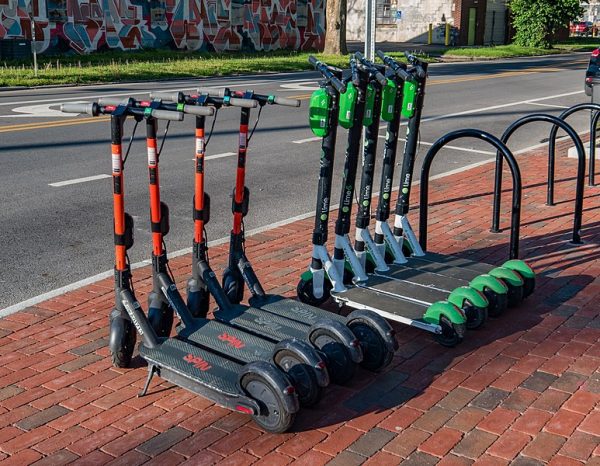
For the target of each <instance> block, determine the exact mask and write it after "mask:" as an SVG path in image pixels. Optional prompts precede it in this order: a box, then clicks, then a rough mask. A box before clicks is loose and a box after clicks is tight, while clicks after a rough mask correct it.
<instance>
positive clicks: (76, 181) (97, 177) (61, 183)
mask: <svg viewBox="0 0 600 466" xmlns="http://www.w3.org/2000/svg"><path fill="white" fill-rule="evenodd" d="M110 177H111V176H110V175H104V174H103V175H94V176H86V177H83V178H75V179H73V180H67V181H58V182H56V183H48V186H52V187H53V188H60V187H61V186H69V185H71V184H79V183H85V182H87V181H96V180H103V179H105V178H110Z"/></svg>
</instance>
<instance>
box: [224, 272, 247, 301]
mask: <svg viewBox="0 0 600 466" xmlns="http://www.w3.org/2000/svg"><path fill="white" fill-rule="evenodd" d="M223 290H224V291H225V294H226V295H227V298H229V301H231V303H232V304H239V303H241V302H242V300H243V299H244V279H243V278H242V276H241V275H240V273H239V272H237V271H234V270H232V269H230V268H227V269H225V272H223Z"/></svg>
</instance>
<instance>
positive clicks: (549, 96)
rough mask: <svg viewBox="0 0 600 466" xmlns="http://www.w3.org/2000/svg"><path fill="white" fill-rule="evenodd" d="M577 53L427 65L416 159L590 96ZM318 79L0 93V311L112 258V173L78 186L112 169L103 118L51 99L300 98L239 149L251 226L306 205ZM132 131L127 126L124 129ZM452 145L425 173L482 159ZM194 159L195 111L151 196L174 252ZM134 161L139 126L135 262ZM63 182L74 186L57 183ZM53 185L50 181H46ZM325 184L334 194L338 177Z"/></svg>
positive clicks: (221, 141)
mask: <svg viewBox="0 0 600 466" xmlns="http://www.w3.org/2000/svg"><path fill="white" fill-rule="evenodd" d="M587 59H588V55H587V54H574V55H568V56H559V57H556V56H555V57H544V58H526V59H518V60H503V61H494V62H485V63H460V64H440V65H433V66H432V67H431V68H430V82H429V87H428V92H427V97H426V107H425V111H424V120H423V125H422V130H421V146H420V157H421V158H422V157H423V155H424V154H425V152H426V150H427V148H428V144H429V143H432V142H434V141H435V140H436V139H437V138H438V137H440V136H442V135H443V134H445V133H446V132H448V131H451V130H454V129H459V128H466V127H476V128H479V129H484V130H487V131H490V132H492V133H494V134H496V135H500V134H502V132H503V131H504V129H505V128H506V127H507V126H508V125H509V124H510V123H511V122H512V121H514V120H516V119H517V118H519V117H521V116H523V115H525V114H529V113H549V114H554V115H557V114H559V113H560V112H561V111H562V110H563V109H564V108H566V107H568V106H571V105H574V104H576V103H580V102H584V101H587V99H588V98H587V97H585V95H584V94H583V91H582V88H583V75H584V70H585V65H586V62H587ZM316 79H317V75H316V74H315V73H312V72H303V73H286V74H273V75H261V76H246V77H236V78H215V79H206V80H203V81H202V82H201V83H200V82H199V81H192V80H185V81H169V82H166V81H162V82H154V83H149V82H145V83H125V84H114V85H100V86H86V87H63V88H43V89H23V90H14V91H2V92H0V167H1V168H0V199H1V200H2V208H1V209H0V243H1V245H2V255H1V256H0V257H1V258H2V259H1V264H0V309H2V308H5V307H7V306H10V305H12V304H15V303H18V302H21V301H23V300H25V299H28V298H31V297H34V296H36V295H39V294H41V293H44V292H47V291H50V290H53V289H55V288H58V287H61V286H64V285H67V284H70V283H73V282H75V281H77V280H80V279H83V278H86V277H90V276H92V275H95V274H97V273H100V272H104V271H107V270H110V269H111V268H112V265H113V252H112V246H111V245H112V199H111V187H110V185H111V183H110V179H109V178H108V177H106V178H100V179H94V180H92V181H84V182H81V180H80V179H81V178H87V177H100V176H101V175H109V174H110V167H111V162H110V147H109V144H110V129H109V125H108V123H107V121H105V120H93V119H91V118H86V117H74V116H73V115H66V116H65V115H62V114H60V113H57V112H56V110H57V109H58V105H59V104H60V103H61V102H79V101H90V100H93V99H95V98H97V97H100V96H117V95H120V96H125V95H131V96H135V97H140V96H142V95H143V94H145V93H147V92H148V91H150V90H168V89H173V90H175V89H187V90H191V89H194V88H195V87H196V86H199V85H202V86H214V87H223V86H229V87H232V88H234V89H245V88H253V89H255V90H256V92H258V93H265V94H266V93H272V92H273V93H277V94H280V95H284V96H289V97H297V98H300V99H302V100H303V106H302V107H301V108H300V109H296V108H288V107H277V106H269V107H266V108H265V109H264V111H263V112H262V115H261V120H260V123H259V125H258V128H257V130H256V133H255V134H254V137H253V139H252V141H251V143H250V152H249V155H248V162H247V163H248V165H247V167H248V173H247V185H248V186H249V188H250V190H251V210H250V214H249V215H248V217H247V218H246V226H247V228H248V229H253V228H257V227H262V226H268V225H269V224H271V223H273V222H277V221H281V220H284V219H287V218H290V217H293V216H296V215H299V214H304V213H307V212H310V211H311V210H313V209H314V204H315V196H316V194H315V191H316V180H317V176H318V165H319V162H318V160H319V153H320V151H319V142H318V141H310V140H309V141H304V142H303V140H306V139H310V138H312V136H313V135H312V133H311V132H310V131H309V129H308V126H307V123H306V112H307V110H306V105H307V100H308V97H309V95H310V93H311V92H312V90H313V89H314V87H315V83H316ZM254 116H256V112H254ZM238 118H239V113H238V111H236V110H234V109H223V110H222V111H221V112H220V113H219V117H218V121H217V124H216V127H215V131H214V135H213V138H212V139H211V141H210V145H209V147H208V150H207V155H208V156H209V157H210V156H219V157H215V158H214V159H213V160H208V161H207V164H206V170H207V185H206V189H207V191H208V192H209V193H210V194H211V198H212V215H211V222H210V224H209V225H208V234H209V238H210V239H217V238H222V237H224V236H226V235H228V232H229V228H230V222H231V215H230V208H231V199H230V193H231V188H232V187H233V183H234V178H235V163H236V162H235V155H226V154H227V153H230V154H232V153H235V152H236V147H237V129H238ZM570 121H571V122H572V123H573V124H574V126H575V128H576V129H577V130H578V131H585V130H587V128H588V125H589V123H588V121H589V119H588V118H586V116H585V115H580V116H578V117H573V118H572V119H571V120H570ZM131 129H132V123H131V122H128V123H127V124H126V134H127V135H129V134H130V133H131ZM548 130H549V128H548V127H547V126H544V125H541V124H540V125H532V126H529V127H528V128H527V129H523V130H522V131H520V132H519V133H517V134H516V135H515V136H514V137H513V139H512V141H511V148H513V149H514V150H519V149H523V148H526V147H530V146H532V145H536V144H539V143H540V142H541V141H543V140H544V139H545V138H547V136H548ZM382 134H384V131H382ZM294 141H296V142H294ZM344 141H345V134H343V133H341V132H340V134H339V136H338V154H339V156H338V158H337V162H338V163H337V164H336V165H338V166H339V167H341V163H342V158H343V157H342V156H343V149H344ZM380 141H381V140H380ZM453 146H455V147H456V149H449V150H445V151H444V153H443V154H441V155H440V156H439V158H438V160H437V161H436V163H435V164H434V165H435V166H434V173H442V172H447V171H449V170H453V169H456V168H460V167H463V166H466V165H469V164H472V163H475V162H479V161H482V160H487V159H489V158H490V157H492V153H491V148H489V147H486V146H485V145H484V144H483V143H480V142H479V141H470V140H463V141H458V142H457V143H455V144H454V145H453ZM401 147H402V145H400V148H401ZM193 156H194V140H193V119H192V118H190V119H188V120H186V121H185V122H182V123H173V124H172V125H171V128H170V131H169V137H168V139H167V141H166V144H165V147H164V151H163V155H162V158H161V177H162V181H161V186H162V193H161V194H162V198H163V200H164V201H166V202H167V203H168V204H169V206H170V209H171V232H170V234H169V236H168V237H167V245H168V247H169V250H171V251H176V250H180V249H183V248H187V247H189V246H190V245H191V228H192V224H191V218H190V217H191V196H192V193H193V162H192V159H193ZM145 160H146V156H145V144H144V128H143V125H140V127H139V128H138V132H137V137H136V138H135V140H134V144H133V148H132V150H131V154H130V158H129V161H128V163H127V170H126V187H127V188H126V205H127V210H128V211H129V212H130V213H132V214H133V215H134V218H135V219H136V231H135V236H136V246H135V247H134V248H133V250H132V252H131V260H132V262H137V261H140V260H143V259H147V258H148V257H149V255H150V251H151V248H150V240H151V237H150V231H149V222H148V219H147V213H148V188H147V171H146V170H147V169H146V163H145ZM337 172H338V173H339V170H337ZM525 175H526V174H525ZM72 180H76V181H78V182H76V183H73V184H61V182H64V181H72ZM56 183H59V185H58V186H52V185H51V184H56ZM335 189H336V191H335V192H339V185H338V184H336V188H335ZM336 197H337V196H336Z"/></svg>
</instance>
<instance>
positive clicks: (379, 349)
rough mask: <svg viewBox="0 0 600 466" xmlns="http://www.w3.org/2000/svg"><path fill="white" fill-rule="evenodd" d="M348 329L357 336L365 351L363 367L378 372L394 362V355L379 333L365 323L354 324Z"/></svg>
mask: <svg viewBox="0 0 600 466" xmlns="http://www.w3.org/2000/svg"><path fill="white" fill-rule="evenodd" d="M348 327H349V328H350V330H352V333H354V335H356V338H358V340H359V341H360V345H361V347H362V349H363V355H364V357H363V361H362V362H361V363H360V365H361V366H362V367H364V368H365V369H367V370H370V371H373V372H378V371H380V370H381V369H383V368H384V367H386V366H387V365H388V364H389V363H390V362H391V361H392V358H393V357H394V353H393V352H392V351H390V350H389V349H388V347H387V345H386V344H385V342H384V341H383V338H381V335H380V334H379V332H377V331H375V330H373V329H372V328H371V327H370V326H369V325H367V324H365V323H364V322H353V323H351V324H349V325H348Z"/></svg>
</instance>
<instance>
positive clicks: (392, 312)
mask: <svg viewBox="0 0 600 466" xmlns="http://www.w3.org/2000/svg"><path fill="white" fill-rule="evenodd" d="M331 296H332V297H333V299H335V300H336V301H337V302H339V303H342V304H345V305H347V306H350V307H352V308H354V309H368V310H371V311H373V312H376V313H377V314H379V315H381V316H383V317H385V318H386V319H390V320H395V321H398V322H403V323H409V322H407V320H409V321H419V322H422V321H423V320H422V319H423V314H425V311H426V310H427V307H426V306H423V305H421V304H418V303H416V302H413V301H406V300H404V299H401V298H397V297H393V296H390V295H389V294H385V293H382V292H380V291H377V290H374V289H368V288H363V287H362V286H353V287H351V288H348V289H347V290H346V291H342V292H340V293H335V292H332V293H331Z"/></svg>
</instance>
